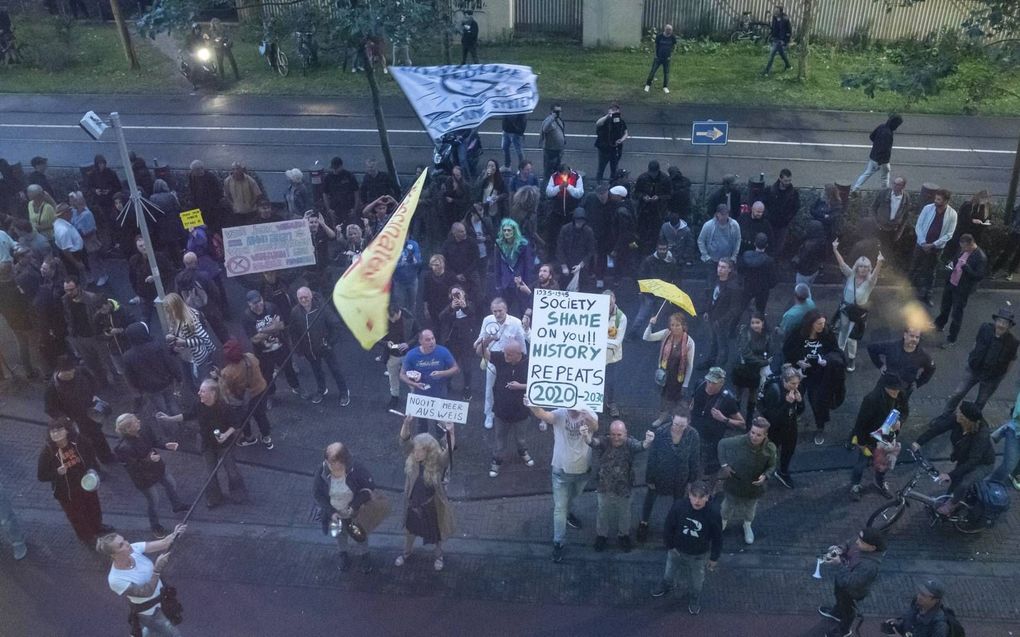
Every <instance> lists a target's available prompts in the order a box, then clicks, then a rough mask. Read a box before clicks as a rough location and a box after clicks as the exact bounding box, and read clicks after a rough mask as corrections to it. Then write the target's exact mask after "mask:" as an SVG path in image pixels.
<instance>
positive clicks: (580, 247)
mask: <svg viewBox="0 0 1020 637" xmlns="http://www.w3.org/2000/svg"><path fill="white" fill-rule="evenodd" d="M556 260H557V261H559V262H560V274H561V275H562V276H561V277H560V285H562V286H563V288H564V289H566V287H567V284H568V283H569V282H570V280H571V277H573V276H574V275H577V276H578V285H577V289H578V291H583V290H586V289H587V288H588V285H587V284H588V282H589V281H590V280H591V276H592V275H591V272H592V265H593V264H594V263H595V233H594V231H592V229H591V226H589V225H588V214H587V213H586V212H585V211H584V208H581V207H578V208H576V209H575V210H574V219H573V221H572V222H571V223H567V224H564V225H563V227H562V228H560V233H559V238H558V239H557V240H556Z"/></svg>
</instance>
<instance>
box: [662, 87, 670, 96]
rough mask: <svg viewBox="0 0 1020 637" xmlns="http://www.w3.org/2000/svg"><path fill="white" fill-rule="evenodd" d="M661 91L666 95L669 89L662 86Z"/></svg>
mask: <svg viewBox="0 0 1020 637" xmlns="http://www.w3.org/2000/svg"><path fill="white" fill-rule="evenodd" d="M662 92H663V93H665V94H666V95H669V89H668V88H666V87H665V86H663V87H662Z"/></svg>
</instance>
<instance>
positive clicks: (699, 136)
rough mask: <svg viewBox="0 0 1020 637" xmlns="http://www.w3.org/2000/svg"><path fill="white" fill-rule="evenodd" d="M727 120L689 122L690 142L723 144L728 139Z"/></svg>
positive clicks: (697, 144) (695, 143) (696, 143)
mask: <svg viewBox="0 0 1020 637" xmlns="http://www.w3.org/2000/svg"><path fill="white" fill-rule="evenodd" d="M729 133H730V123H729V122H713V121H711V120H709V121H707V122H694V123H692V124H691V143H692V144H694V145H695V146H725V145H726V142H727V141H728V139H729Z"/></svg>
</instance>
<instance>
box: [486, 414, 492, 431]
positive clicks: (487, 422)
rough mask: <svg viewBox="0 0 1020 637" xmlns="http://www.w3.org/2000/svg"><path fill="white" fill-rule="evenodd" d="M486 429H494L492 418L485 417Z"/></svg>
mask: <svg viewBox="0 0 1020 637" xmlns="http://www.w3.org/2000/svg"><path fill="white" fill-rule="evenodd" d="M485 428H486V429H492V416H486V417H485Z"/></svg>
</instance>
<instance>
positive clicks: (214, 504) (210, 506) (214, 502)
mask: <svg viewBox="0 0 1020 637" xmlns="http://www.w3.org/2000/svg"><path fill="white" fill-rule="evenodd" d="M222 504H223V498H217V499H215V500H206V501H205V508H207V509H215V508H216V507H218V506H221V505H222Z"/></svg>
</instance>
